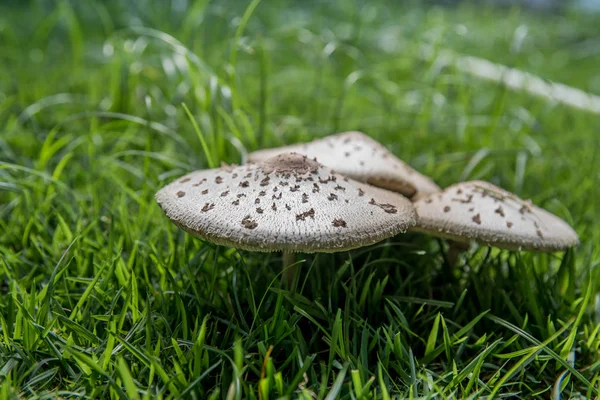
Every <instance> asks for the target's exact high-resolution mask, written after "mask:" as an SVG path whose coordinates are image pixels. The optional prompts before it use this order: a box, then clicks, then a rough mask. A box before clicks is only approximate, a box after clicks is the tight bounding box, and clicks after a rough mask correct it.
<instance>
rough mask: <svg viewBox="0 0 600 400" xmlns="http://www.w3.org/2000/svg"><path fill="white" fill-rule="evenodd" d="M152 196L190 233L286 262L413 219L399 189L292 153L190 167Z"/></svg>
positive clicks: (354, 243) (373, 236)
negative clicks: (349, 175)
mask: <svg viewBox="0 0 600 400" xmlns="http://www.w3.org/2000/svg"><path fill="white" fill-rule="evenodd" d="M156 200H157V202H158V204H159V205H160V206H161V207H162V209H163V210H164V211H165V213H166V215H167V217H169V218H170V219H171V221H173V222H174V223H175V224H176V225H177V226H179V227H180V228H182V229H184V230H186V231H187V232H189V233H191V234H192V235H195V236H198V237H200V238H202V239H204V240H207V241H209V242H212V243H215V244H219V245H225V246H232V247H236V248H239V249H244V250H251V251H262V252H272V251H283V252H284V267H288V266H289V264H290V263H291V260H293V254H292V253H295V252H305V253H313V252H325V253H331V252H339V251H345V250H349V249H353V248H357V247H361V246H365V245H369V244H372V243H376V242H378V241H381V240H383V239H386V238H388V237H391V236H394V235H396V234H397V233H399V232H404V231H406V230H407V229H408V228H409V227H411V226H414V225H415V223H416V213H415V210H414V207H413V205H412V203H411V202H410V201H409V200H408V199H406V198H404V197H403V196H401V195H399V194H397V193H393V192H390V191H387V190H383V189H380V188H376V187H373V186H370V185H367V184H364V183H360V182H356V181H354V180H352V179H348V178H346V177H344V176H342V175H340V174H337V173H335V172H334V171H332V170H330V169H329V168H327V167H325V166H323V165H321V164H319V163H318V162H316V161H314V160H312V159H310V158H308V157H306V156H303V155H300V154H296V153H286V154H280V155H278V156H275V157H272V158H270V159H267V160H265V161H263V162H261V163H257V164H247V165H242V166H231V167H221V168H217V169H209V170H201V171H195V172H192V173H190V174H187V175H185V176H183V177H181V178H179V179H177V180H176V181H175V182H173V183H171V184H169V185H167V186H165V187H164V188H162V189H161V190H159V191H158V193H157V194H156ZM290 254H291V255H290ZM290 270H291V269H290ZM284 279H285V277H284Z"/></svg>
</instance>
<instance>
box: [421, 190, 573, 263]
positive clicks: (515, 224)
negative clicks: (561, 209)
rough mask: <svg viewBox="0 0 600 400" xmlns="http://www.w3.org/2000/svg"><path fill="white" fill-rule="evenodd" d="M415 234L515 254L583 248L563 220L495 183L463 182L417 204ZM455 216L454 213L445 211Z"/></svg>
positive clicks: (422, 199)
mask: <svg viewBox="0 0 600 400" xmlns="http://www.w3.org/2000/svg"><path fill="white" fill-rule="evenodd" d="M414 205H415V208H416V210H417V214H418V222H417V226H415V227H414V228H412V229H411V230H413V231H419V232H425V233H429V234H431V235H434V236H440V237H444V238H448V239H452V240H454V241H456V242H463V243H464V242H468V241H470V240H474V241H477V242H479V243H483V244H487V245H490V246H494V247H499V248H502V249H510V250H535V251H559V250H564V249H566V248H568V247H572V246H576V245H578V244H579V238H578V237H577V233H575V231H574V230H573V229H572V228H571V227H570V226H569V224H567V223H566V222H565V221H563V220H562V219H560V218H558V217H557V216H555V215H553V214H551V213H549V212H548V211H546V210H544V209H542V208H539V207H536V206H535V205H533V204H532V203H531V202H530V201H525V200H522V199H520V198H519V197H517V196H516V195H514V194H512V193H510V192H507V191H506V190H504V189H501V188H499V187H497V186H494V185H492V184H491V183H488V182H484V181H470V182H461V183H458V184H455V185H452V186H449V187H447V188H446V189H444V190H443V191H442V192H440V193H437V194H432V195H429V196H427V197H424V198H421V199H419V200H417V201H416V202H415V203H414ZM446 210H451V211H449V212H448V211H446Z"/></svg>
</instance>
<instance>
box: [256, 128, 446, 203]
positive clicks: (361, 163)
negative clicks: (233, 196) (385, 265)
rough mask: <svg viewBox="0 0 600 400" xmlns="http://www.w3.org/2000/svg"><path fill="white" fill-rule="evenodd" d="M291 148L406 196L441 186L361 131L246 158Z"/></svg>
mask: <svg viewBox="0 0 600 400" xmlns="http://www.w3.org/2000/svg"><path fill="white" fill-rule="evenodd" d="M291 151H293V152H296V153H299V154H304V155H306V156H308V157H310V158H313V157H316V159H317V161H319V162H321V163H323V164H325V165H327V166H328V167H330V168H333V169H334V170H336V171H338V172H340V173H341V174H343V175H346V176H348V177H350V178H353V179H356V180H357V181H360V182H366V183H369V184H371V185H374V186H378V187H381V188H384V189H388V190H392V191H394V192H398V193H401V194H403V195H404V196H407V197H411V196H414V195H415V194H416V193H419V196H421V195H423V194H429V193H435V192H439V191H440V187H439V186H438V185H436V184H435V183H434V182H433V181H432V180H431V179H430V178H428V177H426V176H425V175H423V174H421V173H419V172H417V171H416V170H414V169H413V168H411V167H410V166H409V165H408V164H406V163H405V162H403V161H402V160H400V159H399V158H398V157H396V156H395V155H394V154H392V153H391V152H390V151H389V150H388V149H386V148H385V147H384V146H383V145H382V144H381V143H379V142H377V141H376V140H374V139H372V138H371V137H369V136H367V135H365V134H364V133H362V132H345V133H339V134H336V135H332V136H328V137H326V138H323V139H317V140H314V141H312V142H310V143H300V144H294V145H290V146H284V147H279V148H273V149H265V150H259V151H255V152H253V153H250V154H249V155H248V161H250V162H260V161H263V160H265V159H267V158H270V157H273V156H274V155H277V154H280V153H284V152H291Z"/></svg>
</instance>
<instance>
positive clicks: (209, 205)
mask: <svg viewBox="0 0 600 400" xmlns="http://www.w3.org/2000/svg"><path fill="white" fill-rule="evenodd" d="M213 208H215V203H206V204H204V207H202V212H207V211H210V210H212V209H213Z"/></svg>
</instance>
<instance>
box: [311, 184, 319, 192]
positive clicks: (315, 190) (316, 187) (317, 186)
mask: <svg viewBox="0 0 600 400" xmlns="http://www.w3.org/2000/svg"><path fill="white" fill-rule="evenodd" d="M312 192H313V193H319V185H317V184H316V183H313V188H312Z"/></svg>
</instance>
